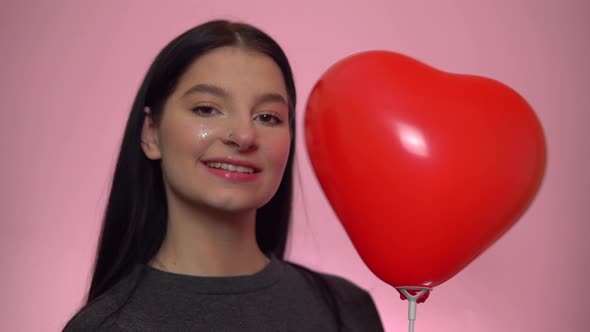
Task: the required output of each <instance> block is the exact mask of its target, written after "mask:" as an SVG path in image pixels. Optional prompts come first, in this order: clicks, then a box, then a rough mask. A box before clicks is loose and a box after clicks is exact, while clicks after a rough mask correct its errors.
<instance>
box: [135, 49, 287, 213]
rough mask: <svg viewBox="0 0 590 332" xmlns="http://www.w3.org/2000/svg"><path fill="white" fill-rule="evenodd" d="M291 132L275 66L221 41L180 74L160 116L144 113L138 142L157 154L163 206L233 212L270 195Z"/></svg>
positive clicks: (257, 204) (280, 172) (284, 159)
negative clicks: (164, 199)
mask: <svg viewBox="0 0 590 332" xmlns="http://www.w3.org/2000/svg"><path fill="white" fill-rule="evenodd" d="M146 111H147V112H149V111H150V110H149V109H146ZM290 136H291V133H290V131H289V109H288V94H287V90H286V88H285V83H284V80H283V76H282V73H281V70H280V68H279V67H278V66H277V64H276V63H275V62H274V61H273V60H272V59H271V58H270V57H268V56H266V55H264V54H261V53H257V52H254V51H251V50H246V49H243V48H238V47H222V48H218V49H215V50H213V51H210V52H208V53H206V54H205V55H203V56H201V57H200V58H198V59H197V60H196V61H195V62H194V63H193V64H192V65H191V66H190V67H189V68H188V70H187V71H186V72H185V73H184V74H183V76H181V78H180V80H179V82H178V85H177V87H176V90H175V91H174V92H173V93H172V95H170V97H169V98H168V99H167V101H166V103H165V105H164V109H163V113H162V116H161V118H160V121H158V122H157V123H155V124H154V123H153V122H151V119H150V117H146V123H145V124H144V127H143V132H142V141H143V142H144V144H143V148H144V151H145V153H146V155H147V156H148V158H150V159H154V160H155V159H161V165H162V172H163V176H164V184H165V188H166V193H167V197H168V204H169V205H170V204H174V203H181V204H190V206H194V207H206V208H213V209H215V210H224V211H228V212H239V211H246V210H254V209H257V208H259V207H261V206H263V205H264V204H266V203H267V202H268V201H269V200H270V199H271V198H272V196H273V195H274V194H275V192H276V191H277V188H278V186H279V184H280V181H281V179H282V176H283V172H284V170H285V165H286V163H287V159H288V155H289V148H290V141H291V140H290Z"/></svg>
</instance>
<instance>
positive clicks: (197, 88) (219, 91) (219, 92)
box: [182, 84, 229, 99]
mask: <svg viewBox="0 0 590 332" xmlns="http://www.w3.org/2000/svg"><path fill="white" fill-rule="evenodd" d="M199 92H204V93H209V94H212V95H215V96H218V97H220V98H223V99H228V98H229V93H228V92H227V91H226V90H224V89H223V88H220V87H218V86H215V85H211V84H197V85H193V86H192V87H191V88H190V89H188V90H186V92H185V93H184V94H183V95H182V98H184V97H186V96H188V95H191V94H194V93H199Z"/></svg>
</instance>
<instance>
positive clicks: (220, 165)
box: [205, 162, 254, 173]
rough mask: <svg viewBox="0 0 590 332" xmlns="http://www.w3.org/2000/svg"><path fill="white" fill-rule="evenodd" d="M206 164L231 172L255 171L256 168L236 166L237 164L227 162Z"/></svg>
mask: <svg viewBox="0 0 590 332" xmlns="http://www.w3.org/2000/svg"><path fill="white" fill-rule="evenodd" d="M205 165H207V166H209V167H212V168H221V169H226V170H228V171H231V172H240V173H254V169H252V168H249V167H244V166H236V165H232V164H226V163H215V162H206V163H205Z"/></svg>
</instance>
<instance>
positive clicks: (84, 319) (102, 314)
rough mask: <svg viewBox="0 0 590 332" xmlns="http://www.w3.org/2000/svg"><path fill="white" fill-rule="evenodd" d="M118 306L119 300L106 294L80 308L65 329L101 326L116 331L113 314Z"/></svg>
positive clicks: (74, 329) (67, 330)
mask: <svg viewBox="0 0 590 332" xmlns="http://www.w3.org/2000/svg"><path fill="white" fill-rule="evenodd" d="M118 307H119V306H118V305H117V301H116V300H115V299H114V298H113V297H112V296H111V295H109V294H105V295H103V296H101V297H99V298H97V299H96V300H94V301H92V302H91V303H89V304H87V305H85V306H84V307H83V308H82V309H80V311H78V313H77V314H76V315H75V316H74V317H72V318H71V319H70V321H69V322H68V323H67V324H66V326H65V327H64V330H63V331H64V332H69V331H96V330H98V329H99V328H100V329H101V330H105V329H108V330H109V331H116V330H117V328H116V325H115V322H114V320H113V319H112V315H113V314H114V313H115V312H116V311H117V309H118Z"/></svg>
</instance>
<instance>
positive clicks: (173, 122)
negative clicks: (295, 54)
mask: <svg viewBox="0 0 590 332" xmlns="http://www.w3.org/2000/svg"><path fill="white" fill-rule="evenodd" d="M295 101H296V95H295V85H294V82H293V77H292V73H291V69H290V66H289V63H288V61H287V58H286V57H285V55H284V53H283V51H282V50H281V48H280V47H279V46H278V45H277V43H276V42H275V41H274V40H272V39H271V38H270V37H269V36H268V35H266V34H265V33H263V32H262V31H260V30H258V29H256V28H254V27H252V26H249V25H246V24H239V23H232V22H227V21H211V22H208V23H205V24H203V25H200V26H198V27H196V28H193V29H191V30H189V31H187V32H185V33H184V34H182V35H180V36H179V37H177V38H176V39H174V40H173V41H172V42H170V43H169V44H168V45H167V46H166V47H165V48H164V49H163V50H162V51H161V52H160V54H159V55H158V56H157V58H156V59H155V61H154V63H153V64H152V65H151V67H150V69H149V71H148V73H147V75H146V77H145V79H144V81H143V83H142V85H141V88H140V90H139V93H138V94H137V96H136V98H135V102H134V104H133V108H132V110H131V114H130V117H129V120H128V122H127V127H126V130H125V134H124V138H123V142H122V146H121V151H120V154H119V159H118V162H117V166H116V169H115V174H114V177H113V184H112V188H111V194H110V197H109V201H108V205H107V208H106V212H105V217H104V224H103V229H102V234H101V239H100V243H99V249H98V254H97V258H96V264H95V270H94V275H93V278H92V282H91V286H90V291H89V294H88V300H87V303H86V305H85V306H84V307H83V308H82V309H81V310H80V311H79V312H78V313H77V314H76V316H74V317H73V318H72V319H71V320H70V322H69V323H68V325H67V326H66V327H65V330H66V331H78V330H81V331H87V330H95V329H104V330H137V331H176V330H195V331H337V330H342V331H382V330H383V328H382V327H381V322H380V319H379V316H378V314H377V311H376V309H375V306H374V304H373V301H372V299H371V297H370V295H369V294H368V293H367V292H365V291H364V290H362V289H360V288H358V287H357V286H355V285H354V284H352V283H350V282H348V281H346V280H344V279H342V278H338V277H335V276H330V275H324V274H319V273H316V272H313V271H310V270H308V269H306V268H304V267H301V266H298V265H296V264H293V263H288V262H285V261H283V254H284V250H285V242H286V239H287V232H288V228H289V227H288V224H289V217H290V212H291V201H292V187H293V184H292V168H293V156H294V153H295V149H294V148H295V113H294V112H295Z"/></svg>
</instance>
